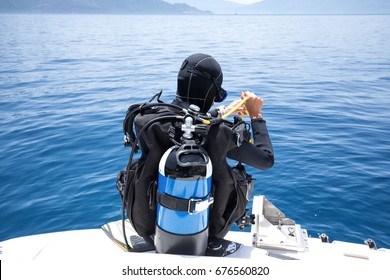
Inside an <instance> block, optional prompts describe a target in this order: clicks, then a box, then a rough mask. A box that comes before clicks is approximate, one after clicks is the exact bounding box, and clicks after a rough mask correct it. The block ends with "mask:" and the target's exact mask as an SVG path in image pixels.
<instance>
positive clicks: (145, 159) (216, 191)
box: [121, 104, 248, 251]
mask: <svg viewBox="0 0 390 280" xmlns="http://www.w3.org/2000/svg"><path fill="white" fill-rule="evenodd" d="M155 105H156V106H139V107H136V106H134V107H133V109H134V108H136V109H134V111H135V112H136V115H135V116H133V123H132V124H131V126H133V125H134V127H135V131H136V133H135V134H136V135H137V137H138V140H137V143H135V142H132V140H134V139H130V141H129V142H130V144H129V146H132V150H133V151H134V150H137V149H138V148H140V149H141V151H142V155H141V157H140V158H139V159H138V160H137V161H136V162H134V161H131V160H129V164H128V166H127V169H126V173H127V174H126V176H127V182H126V186H125V187H124V190H122V192H121V194H122V197H123V204H124V207H125V209H126V212H127V216H128V218H129V220H130V222H131V224H132V226H133V227H134V229H135V230H136V231H137V233H138V234H139V235H140V236H142V237H144V238H145V240H149V241H150V242H151V243H153V242H155V244H156V239H155V238H154V240H153V237H154V235H155V234H156V223H157V228H158V227H160V229H161V228H163V226H162V223H164V221H163V220H161V219H160V220H159V218H158V217H156V213H157V212H158V207H161V204H160V206H159V203H157V201H158V199H157V197H158V193H159V192H158V189H157V187H158V176H159V175H158V174H159V164H160V161H161V159H162V158H163V157H164V153H166V151H167V150H169V149H172V133H173V130H174V129H173V128H174V127H175V123H176V122H179V123H183V118H182V117H183V115H184V114H185V113H183V111H181V109H180V108H174V106H169V104H166V105H167V106H164V105H162V104H161V105H159V104H155ZM130 109H131V108H129V111H130ZM129 111H128V113H129ZM178 116H181V118H180V117H178ZM128 129H129V128H128ZM130 138H131V137H130ZM204 140H205V141H203V143H202V147H203V148H204V150H205V151H206V153H207V155H208V157H209V159H210V162H211V163H212V166H213V168H212V169H213V170H212V172H213V176H212V182H211V186H210V190H209V189H208V188H206V189H205V191H204V192H203V193H202V195H201V196H202V197H203V199H206V198H207V197H208V195H209V194H208V193H210V196H211V197H213V198H214V202H213V204H212V207H211V208H210V209H209V214H208V216H209V217H208V235H209V237H218V238H223V237H224V236H225V235H226V233H227V232H228V231H229V229H230V227H231V225H232V224H233V223H234V222H236V221H237V220H238V219H239V218H240V217H241V216H242V215H243V214H244V213H245V210H246V205H247V202H248V199H247V193H246V190H244V189H242V188H241V187H240V186H239V184H238V178H237V176H236V175H235V172H233V169H232V168H231V167H230V166H229V165H228V163H227V161H226V155H227V152H228V151H229V150H231V149H233V148H235V147H236V146H237V135H236V133H235V131H234V129H232V126H231V125H227V124H225V123H223V122H221V123H218V124H214V125H209V126H208V128H207V137H206V138H205V139H204ZM131 144H132V145H131ZM131 157H132V156H131ZM130 163H131V164H130ZM205 180H207V176H206V178H205ZM160 194H161V192H160ZM171 194H172V193H171ZM185 215H186V214H185ZM156 221H157V222H156ZM203 227H205V225H202V226H199V225H198V228H197V230H198V231H197V230H195V231H194V232H193V233H199V232H201V231H202V229H203ZM203 230H204V229H203ZM167 231H169V230H167ZM183 234H186V233H184V232H183ZM156 236H157V238H159V235H158V233H157V235H156ZM160 236H161V235H160ZM157 244H158V241H157ZM162 250H163V251H165V249H164V248H162Z"/></svg>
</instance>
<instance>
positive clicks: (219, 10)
mask: <svg viewBox="0 0 390 280" xmlns="http://www.w3.org/2000/svg"><path fill="white" fill-rule="evenodd" d="M165 1H166V2H169V3H186V4H188V5H190V6H193V7H196V8H198V9H200V10H206V11H212V12H213V13H215V14H234V13H237V12H239V11H240V10H241V9H242V8H243V7H245V5H241V4H237V3H233V2H230V1H226V0H165Z"/></svg>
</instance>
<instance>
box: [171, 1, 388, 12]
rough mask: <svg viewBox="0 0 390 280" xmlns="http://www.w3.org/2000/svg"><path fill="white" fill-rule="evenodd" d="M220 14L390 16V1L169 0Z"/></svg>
mask: <svg viewBox="0 0 390 280" xmlns="http://www.w3.org/2000/svg"><path fill="white" fill-rule="evenodd" d="M165 1H167V2H170V3H177V2H182V3H187V4H189V5H191V6H194V7H196V8H198V9H202V10H210V11H212V12H213V13H216V14H236V13H237V14H390V0H259V2H257V3H254V4H251V5H241V4H237V3H233V2H229V1H225V0H165Z"/></svg>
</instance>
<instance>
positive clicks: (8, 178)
mask: <svg viewBox="0 0 390 280" xmlns="http://www.w3.org/2000/svg"><path fill="white" fill-rule="evenodd" d="M195 52H204V53H208V54H211V55H213V56H214V57H215V58H216V59H217V60H218V61H219V62H220V64H221V66H222V68H223V70H224V77H225V79H224V88H226V89H227V90H228V91H229V94H230V95H229V99H228V101H232V100H233V99H235V98H236V97H237V96H238V94H239V92H240V91H242V90H252V91H254V92H256V93H257V94H258V95H260V96H261V97H262V98H263V99H264V100H265V106H264V111H263V114H264V117H265V118H266V119H267V122H268V128H269V132H270V135H271V138H272V141H273V145H274V150H275V154H276V162H275V165H274V167H273V168H272V169H271V170H268V171H259V170H254V169H252V168H249V170H250V172H251V173H252V174H253V175H254V176H255V178H256V179H257V181H256V182H257V183H256V189H255V193H256V194H264V195H266V197H267V198H268V199H269V200H270V201H272V202H273V203H274V204H275V205H276V206H278V207H279V208H280V209H281V210H282V211H283V212H284V213H285V214H286V216H288V217H290V218H292V219H294V220H295V221H296V222H297V223H300V224H301V225H302V226H303V227H304V228H307V229H308V232H309V234H310V235H311V236H314V237H316V236H318V235H319V234H321V233H326V234H328V235H329V237H330V239H331V240H342V241H352V242H356V243H363V242H364V240H365V239H367V238H372V239H374V240H375V241H376V242H377V245H378V247H387V248H390V16H125V15H123V16H107V15H93V16H92V15H91V16H89V15H15V14H13V15H8V14H0V121H1V126H0V155H1V156H0V188H1V195H0V224H1V226H0V240H6V239H9V238H13V237H19V236H24V235H31V234H37V233H46V232H53V231H60V230H73V229H86V228H91V227H93V228H97V227H100V226H101V225H102V224H104V223H106V222H109V221H113V220H116V219H120V217H121V204H120V199H119V195H118V193H117V190H116V187H115V179H116V175H117V172H118V171H119V170H120V169H121V168H123V167H124V166H125V165H126V162H127V159H128V156H129V153H130V150H129V149H127V148H124V146H123V134H122V120H123V117H124V115H125V113H126V110H127V108H128V106H129V105H130V104H132V103H135V102H141V101H144V100H146V99H148V98H149V97H151V96H152V95H153V94H154V93H155V92H157V91H159V90H163V91H164V94H163V100H165V101H170V100H171V99H172V98H173V96H174V95H175V87H176V76H177V72H178V68H179V66H180V64H181V62H182V61H183V59H184V58H186V57H187V56H188V55H190V54H192V53H195Z"/></svg>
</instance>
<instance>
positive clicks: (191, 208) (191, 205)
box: [187, 196, 214, 215]
mask: <svg viewBox="0 0 390 280" xmlns="http://www.w3.org/2000/svg"><path fill="white" fill-rule="evenodd" d="M213 203H214V198H213V197H212V196H209V197H207V198H206V199H205V200H202V199H200V198H190V199H189V201H188V210H187V212H188V213H189V214H190V215H192V214H197V213H199V212H202V211H204V210H206V209H207V208H209V206H210V205H211V204H213Z"/></svg>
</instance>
